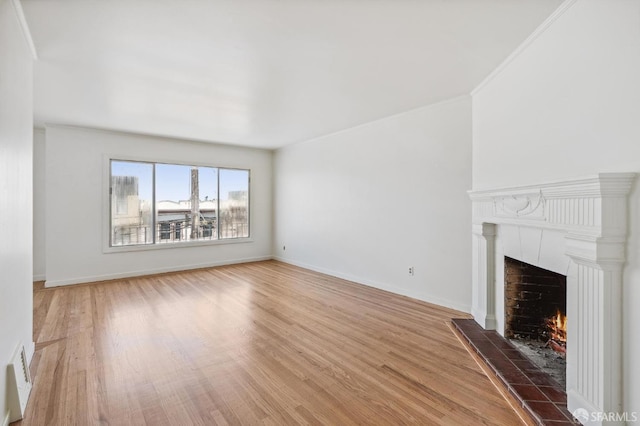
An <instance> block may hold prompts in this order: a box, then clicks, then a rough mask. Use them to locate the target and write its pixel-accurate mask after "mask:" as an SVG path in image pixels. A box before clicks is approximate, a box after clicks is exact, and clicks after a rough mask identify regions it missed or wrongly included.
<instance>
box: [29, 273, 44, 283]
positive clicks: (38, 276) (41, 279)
mask: <svg viewBox="0 0 640 426" xmlns="http://www.w3.org/2000/svg"><path fill="white" fill-rule="evenodd" d="M46 279H47V276H46V275H45V274H39V275H34V276H33V278H32V281H34V282H35V281H44V280H46Z"/></svg>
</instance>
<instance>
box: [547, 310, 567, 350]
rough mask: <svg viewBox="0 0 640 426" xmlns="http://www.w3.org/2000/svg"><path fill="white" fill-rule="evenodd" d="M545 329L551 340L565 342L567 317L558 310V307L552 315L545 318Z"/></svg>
mask: <svg viewBox="0 0 640 426" xmlns="http://www.w3.org/2000/svg"><path fill="white" fill-rule="evenodd" d="M547 330H548V331H549V337H550V338H551V339H552V340H555V341H556V342H558V343H562V344H566V343H567V317H566V315H564V314H563V313H562V312H560V309H558V310H557V311H556V314H555V315H554V316H552V317H551V318H548V319H547Z"/></svg>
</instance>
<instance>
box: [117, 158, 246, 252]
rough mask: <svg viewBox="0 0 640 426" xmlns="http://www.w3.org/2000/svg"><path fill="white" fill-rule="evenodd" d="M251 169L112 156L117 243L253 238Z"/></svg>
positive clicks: (140, 243) (143, 243)
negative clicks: (251, 229)
mask: <svg viewBox="0 0 640 426" xmlns="http://www.w3.org/2000/svg"><path fill="white" fill-rule="evenodd" d="M249 180H250V179H249V170H240V169H225V168H217V167H202V166H190V165H183V164H165V163H148V162H135V161H126V160H111V164H110V183H111V186H110V189H109V191H110V203H111V209H110V214H111V222H110V239H109V245H110V246H111V247H118V246H131V245H146V244H171V243H178V242H184V241H203V240H204V241H207V240H224V239H233V238H248V237H249Z"/></svg>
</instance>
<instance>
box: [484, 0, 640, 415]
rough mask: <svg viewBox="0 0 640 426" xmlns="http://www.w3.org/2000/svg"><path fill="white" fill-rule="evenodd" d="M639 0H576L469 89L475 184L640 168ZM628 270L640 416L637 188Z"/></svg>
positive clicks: (632, 402)
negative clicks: (471, 91)
mask: <svg viewBox="0 0 640 426" xmlns="http://www.w3.org/2000/svg"><path fill="white" fill-rule="evenodd" d="M638 76H640V2H638V1H637V0H609V1H603V0H579V1H577V2H576V3H575V4H573V5H572V6H571V7H570V8H568V9H567V10H566V11H565V12H564V13H563V14H562V15H561V16H560V17H559V18H558V19H557V20H556V21H555V22H554V23H553V24H552V25H551V26H549V27H548V28H547V30H546V31H544V32H542V33H541V34H540V35H539V37H537V38H536V39H535V40H534V41H533V42H532V43H531V44H530V45H528V46H527V47H526V48H525V49H524V50H523V51H522V52H521V53H520V54H519V55H517V56H516V57H515V58H514V59H513V61H511V62H510V63H508V64H507V65H506V66H505V67H504V68H503V69H501V70H500V71H499V72H498V73H496V75H495V76H494V77H493V78H492V79H490V80H488V82H487V83H486V84H485V85H483V86H481V87H480V88H479V89H477V90H476V91H475V92H474V95H473V187H474V188H475V189H481V188H490V187H500V186H509V185H514V184H527V183H530V184H533V183H538V182H544V181H549V180H554V179H561V178H570V177H579V176H584V175H589V174H595V173H598V172H605V171H619V172H640V78H639V77H638ZM630 204H631V205H630V218H631V219H630V223H629V225H630V229H631V231H630V236H629V238H630V239H629V244H628V258H629V261H628V263H627V265H626V268H625V271H624V281H625V283H626V284H625V288H624V301H623V304H624V308H623V309H624V311H623V319H624V327H625V329H624V331H623V332H624V348H623V351H624V374H623V376H624V377H625V383H624V395H625V409H626V410H627V411H636V412H638V415H640V363H638V360H640V309H638V307H639V306H640V285H639V284H640V190H639V188H638V185H637V184H636V187H635V190H634V192H633V194H632V197H631V201H630Z"/></svg>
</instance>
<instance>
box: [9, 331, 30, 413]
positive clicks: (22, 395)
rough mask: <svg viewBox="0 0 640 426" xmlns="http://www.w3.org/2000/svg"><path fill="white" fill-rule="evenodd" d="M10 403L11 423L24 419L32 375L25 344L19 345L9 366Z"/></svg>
mask: <svg viewBox="0 0 640 426" xmlns="http://www.w3.org/2000/svg"><path fill="white" fill-rule="evenodd" d="M8 373H9V389H8V391H9V392H8V402H9V413H10V419H9V420H10V421H11V422H15V421H17V420H20V419H22V418H23V417H24V410H25V408H26V407H27V401H28V400H29V394H30V393H31V373H30V372H29V363H28V361H27V351H26V350H25V348H24V345H23V344H20V345H18V349H17V350H16V353H15V354H14V355H13V358H12V359H11V363H10V364H9V372H8Z"/></svg>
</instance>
